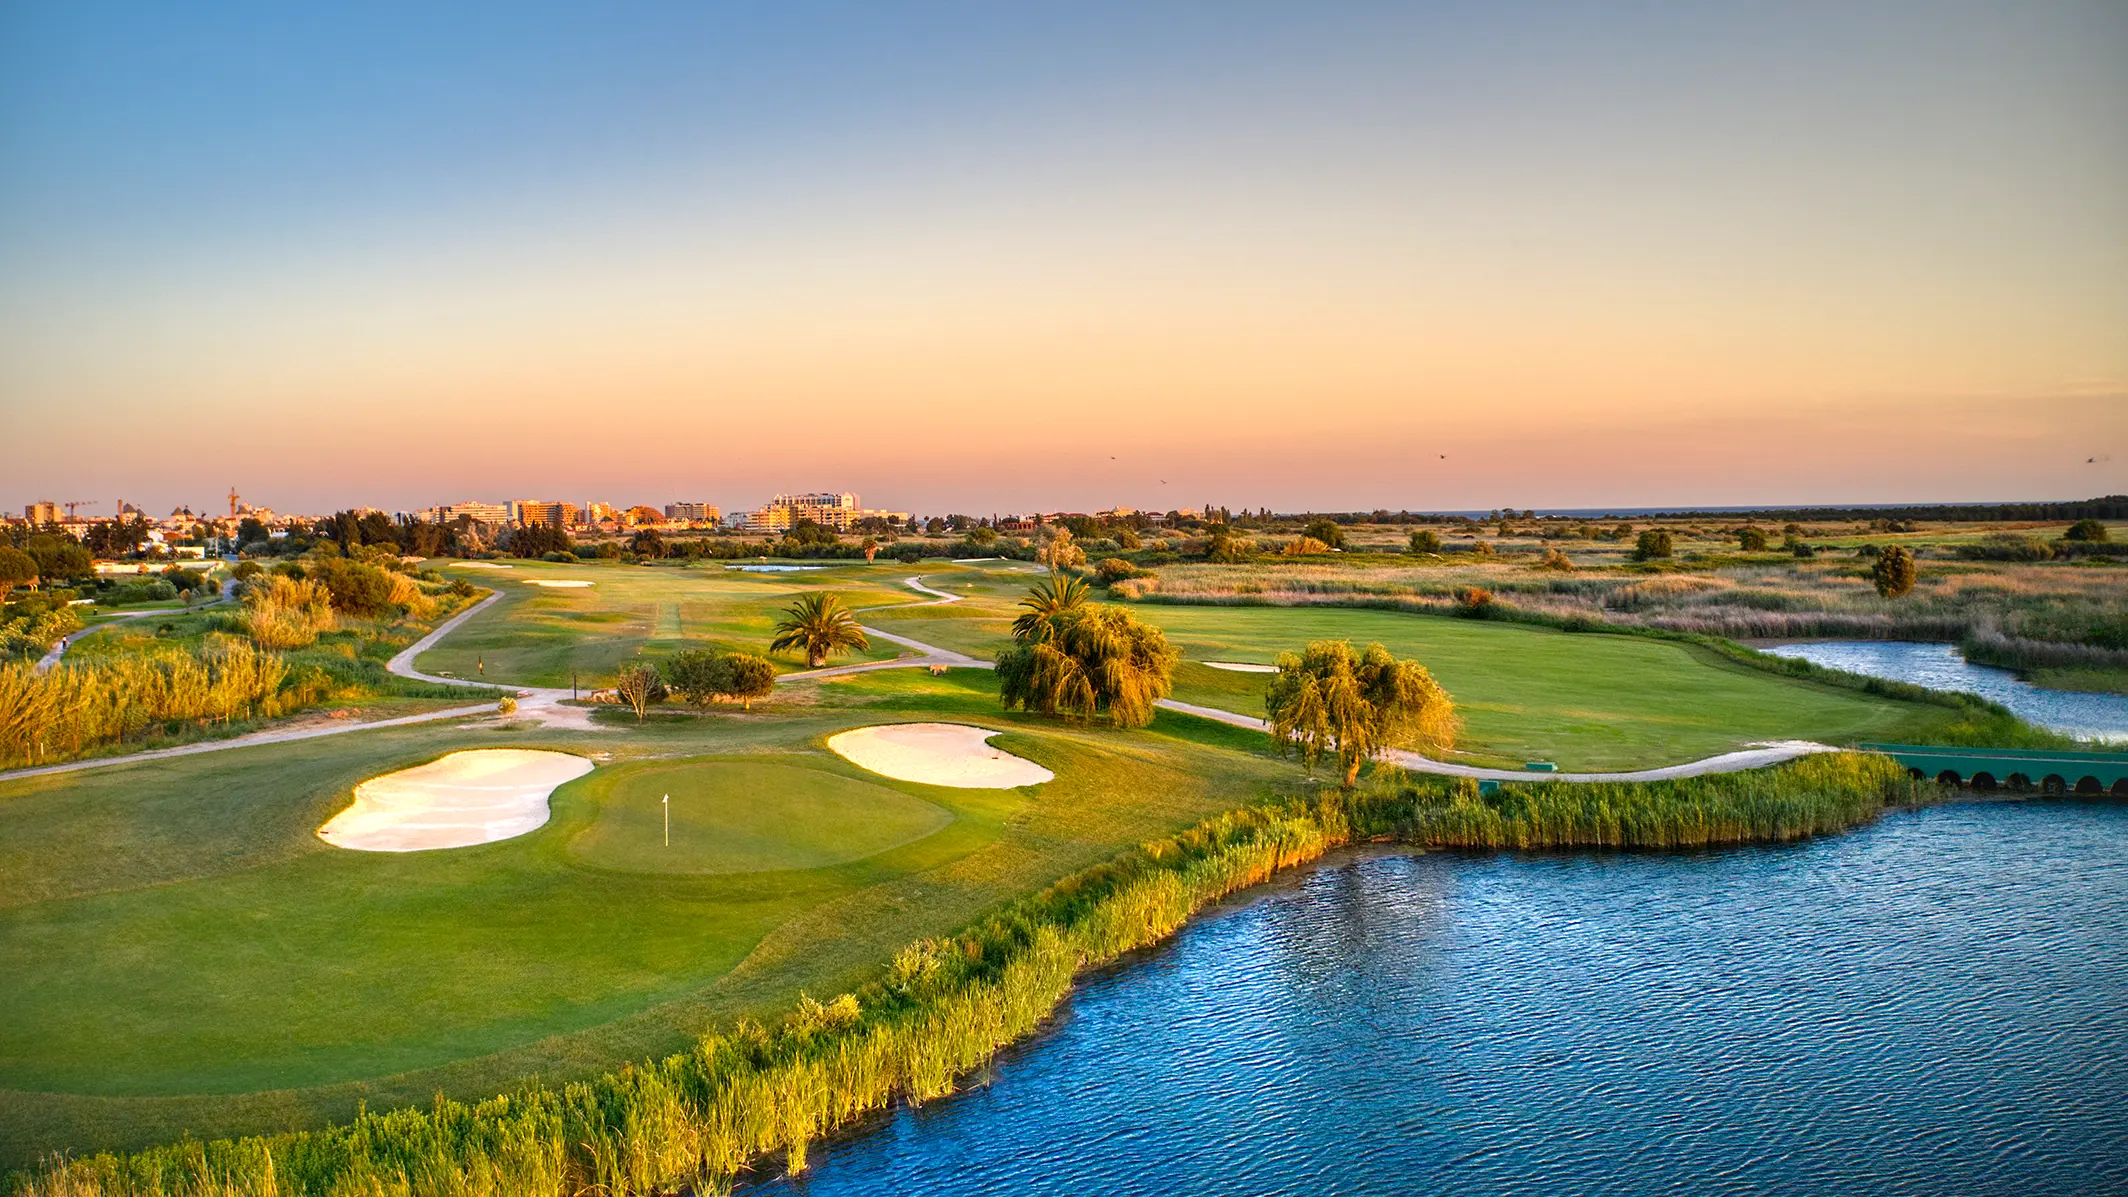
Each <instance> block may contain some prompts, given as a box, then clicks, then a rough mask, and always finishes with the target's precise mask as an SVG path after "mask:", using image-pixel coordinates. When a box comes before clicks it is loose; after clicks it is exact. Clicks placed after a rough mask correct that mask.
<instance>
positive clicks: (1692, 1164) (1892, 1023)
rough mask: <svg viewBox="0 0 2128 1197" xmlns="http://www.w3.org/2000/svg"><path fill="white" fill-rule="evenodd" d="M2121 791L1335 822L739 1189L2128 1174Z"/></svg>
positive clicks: (1121, 1190)
mask: <svg viewBox="0 0 2128 1197" xmlns="http://www.w3.org/2000/svg"><path fill="white" fill-rule="evenodd" d="M2124 1045H2128V805H2122V804H2118V803H2115V804H2102V803H2081V802H2045V803H2041V802H2032V803H2021V804H2020V803H1967V804H1959V805H1951V806H1942V807H1935V808H1930V809H1927V810H1922V811H1919V812H1908V813H1897V814H1893V815H1890V816H1888V817H1887V818H1886V819H1884V820H1883V821H1882V822H1881V823H1879V824H1877V825H1875V826H1873V827H1869V828H1865V829H1863V830H1861V831H1859V832H1856V833H1853V834H1850V835H1847V836H1842V837H1836V838H1832V839H1826V840H1820V841H1816V842H1813V843H1809V844H1804V845H1794V846H1786V847H1779V848H1755V849H1744V850H1735V851H1726V852H1712V853H1695V854H1686V855H1588V854H1580V855H1575V854H1558V855H1536V856H1512V855H1486V856H1464V855H1455V854H1432V855H1418V856H1411V855H1399V854H1385V853H1353V854H1345V855H1342V856H1340V857H1336V858H1332V859H1329V860H1326V861H1325V862H1322V863H1320V864H1318V865H1316V866H1314V867H1311V868H1307V869H1303V870H1297V871H1296V873H1295V874H1293V875H1291V876H1289V877H1288V878H1285V879H1282V880H1281V881H1279V882H1277V883H1274V884H1272V885H1270V886H1266V887H1263V888H1261V889H1258V890H1255V891H1252V893H1251V895H1248V896H1246V897H1245V898H1244V899H1243V900H1240V901H1237V902H1236V903H1234V904H1231V905H1229V906H1227V907H1225V908H1222V909H1219V910H1215V911H1212V912H1208V913H1207V915H1206V916H1205V917H1203V918H1201V919H1200V920H1199V921H1197V922H1195V923H1193V924H1192V925H1191V926H1189V927H1188V928H1186V929H1185V930H1184V931H1183V932H1182V933H1181V934H1179V935H1178V936H1176V937H1175V938H1174V939H1173V940H1171V941H1169V942H1168V943H1167V944H1165V945H1162V946H1161V947H1159V948H1156V949H1153V950H1151V951H1148V952H1145V953H1141V954H1139V955H1138V956H1137V957H1135V958H1134V959H1132V960H1129V961H1127V962H1125V963H1124V964H1122V965H1120V966H1118V967H1116V968H1113V969H1110V970H1107V971H1105V972H1103V973H1102V974H1100V975H1098V976H1095V977H1093V978H1091V979H1090V980H1089V981H1088V983H1086V984H1085V985H1084V986H1083V987H1082V988H1081V989H1080V990H1079V991H1078V992H1077V993H1076V994H1075V995H1074V997H1073V998H1072V999H1071V1001H1070V1002H1069V1003H1068V1004H1067V1005H1066V1007H1065V1008H1064V1009H1063V1011H1061V1013H1060V1017H1059V1018H1058V1019H1057V1020H1056V1022H1055V1023H1054V1024H1053V1025H1051V1026H1050V1027H1049V1028H1047V1029H1046V1030H1045V1031H1044V1032H1043V1033H1041V1034H1039V1035H1038V1036H1036V1037H1035V1038H1034V1039H1033V1040H1031V1041H1030V1042H1028V1043H1026V1044H1023V1045H1021V1046H1019V1047H1017V1048H1015V1049H1013V1050H1011V1051H1009V1052H1007V1053H1006V1054H1005V1055H1003V1056H1002V1057H1001V1058H1000V1060H999V1061H998V1063H997V1064H996V1066H995V1067H994V1068H993V1069H992V1070H991V1071H990V1072H989V1074H988V1075H987V1076H986V1077H984V1078H979V1082H978V1083H976V1084H975V1085H974V1086H973V1087H972V1088H970V1090H969V1091H967V1092H964V1093H961V1094H958V1095H956V1096H954V1097H951V1098H948V1099H945V1100H943V1101H937V1102H933V1103H931V1104H930V1105H928V1106H927V1107H925V1108H923V1109H920V1110H907V1109H904V1110H899V1111H896V1112H894V1113H891V1114H887V1115H882V1116H880V1117H879V1118H877V1119H875V1120H874V1121H873V1122H872V1123H871V1124H869V1125H868V1126H867V1127H865V1128H863V1129H861V1130H859V1131H857V1132H855V1133H853V1134H851V1135H849V1136H847V1137H844V1138H842V1139H841V1140H839V1141H836V1142H832V1143H828V1144H823V1145H820V1146H818V1147H816V1149H815V1151H814V1153H813V1161H814V1168H813V1170H812V1172H811V1173H810V1174H809V1175H808V1176H806V1177H804V1178H802V1179H800V1180H797V1181H791V1180H788V1179H776V1180H772V1181H768V1182H766V1183H759V1184H756V1185H754V1186H752V1187H751V1188H748V1189H743V1190H742V1191H746V1192H751V1193H755V1194H799V1193H803V1194H807V1195H809V1197H831V1195H834V1197H840V1195H844V1194H848V1195H852V1197H854V1195H858V1194H865V1195H875V1194H903V1193H906V1194H919V1193H921V1194H935V1195H945V1197H955V1195H968V1197H973V1195H977V1194H984V1195H989V1194H1000V1195H1001V1194H1060V1195H1066V1194H1068V1195H1070V1197H1093V1195H1095V1194H1101V1195H1104V1197H1105V1195H1109V1194H1167V1193H1188V1194H1199V1195H1212V1197H1220V1195H1233V1197H1243V1195H1247V1197H1257V1195H1262V1194H1285V1193H1295V1194H1356V1195H1373V1194H1381V1195H1383V1197H1388V1195H1391V1194H1396V1195H1403V1194H1412V1193H1431V1192H1446V1193H1464V1194H1509V1193H1547V1192H1560V1193H1577V1194H1580V1193H1602V1194H1646V1193H1666V1192H1667V1193H1691V1194H1702V1193H1716V1194H1720V1193H1736V1194H1743V1193H1797V1194H1814V1195H1815V1194H1848V1193H1852V1194H1996V1193H2000V1194H2005V1195H2008V1194H2018V1195H2033V1194H2071V1193H2117V1192H2122V1191H2128V1050H2124Z"/></svg>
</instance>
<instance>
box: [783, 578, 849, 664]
mask: <svg viewBox="0 0 2128 1197" xmlns="http://www.w3.org/2000/svg"><path fill="white" fill-rule="evenodd" d="M870 647H871V641H869V640H866V639H865V634H864V629H863V628H861V627H858V626H857V617H856V616H854V615H852V614H850V610H849V608H847V607H845V606H843V605H842V600H841V599H838V598H836V597H835V596H834V595H832V594H809V595H806V596H805V597H804V598H801V599H799V600H798V601H797V602H795V603H792V604H791V607H790V611H789V612H788V613H787V614H785V615H784V617H783V618H782V619H779V620H777V621H776V638H775V639H774V640H771V641H769V642H768V650H769V651H770V652H772V653H775V652H782V651H783V650H784V649H787V648H802V649H804V650H805V659H806V663H807V664H809V665H811V666H812V667H813V668H815V669H818V668H820V667H821V666H823V665H825V664H827V663H828V656H829V654H831V653H839V652H843V651H845V650H849V649H860V648H870Z"/></svg>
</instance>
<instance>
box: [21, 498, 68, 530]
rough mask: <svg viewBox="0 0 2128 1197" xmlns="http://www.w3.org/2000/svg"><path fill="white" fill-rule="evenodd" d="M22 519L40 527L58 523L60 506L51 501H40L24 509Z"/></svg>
mask: <svg viewBox="0 0 2128 1197" xmlns="http://www.w3.org/2000/svg"><path fill="white" fill-rule="evenodd" d="M22 518H23V519H26V520H28V521H29V522H31V523H33V524H36V525H38V526H40V527H41V526H43V525H45V524H50V523H56V522H57V521H58V519H59V504H57V503H54V502H52V501H51V500H50V499H39V500H37V501H36V502H35V503H32V504H30V505H29V506H27V507H24V508H23V509H22Z"/></svg>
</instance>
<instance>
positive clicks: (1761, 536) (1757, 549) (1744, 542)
mask: <svg viewBox="0 0 2128 1197" xmlns="http://www.w3.org/2000/svg"><path fill="white" fill-rule="evenodd" d="M1736 543H1737V545H1738V546H1739V547H1741V548H1742V549H1743V550H1744V551H1745V552H1747V553H1763V552H1765V551H1766V530H1765V529H1764V528H1748V527H1747V528H1743V529H1740V530H1739V531H1738V532H1737V534H1736Z"/></svg>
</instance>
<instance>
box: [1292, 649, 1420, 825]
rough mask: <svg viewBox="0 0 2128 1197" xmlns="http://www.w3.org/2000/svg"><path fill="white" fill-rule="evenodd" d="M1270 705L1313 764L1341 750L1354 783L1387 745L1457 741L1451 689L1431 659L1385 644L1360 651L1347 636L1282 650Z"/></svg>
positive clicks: (1341, 761)
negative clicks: (1409, 656) (1429, 664)
mask: <svg viewBox="0 0 2128 1197" xmlns="http://www.w3.org/2000/svg"><path fill="white" fill-rule="evenodd" d="M1264 711H1265V714H1266V715H1267V717H1268V718H1269V720H1270V723H1271V735H1272V736H1273V738H1275V739H1277V740H1278V742H1279V744H1280V746H1281V748H1282V749H1285V750H1291V749H1295V748H1297V749H1299V750H1300V753H1301V756H1302V759H1304V760H1306V761H1307V762H1308V764H1309V765H1310V766H1313V765H1314V764H1315V763H1316V762H1317V761H1318V760H1320V759H1322V758H1323V757H1324V756H1326V755H1330V754H1333V753H1334V754H1335V755H1336V757H1337V762H1338V767H1339V769H1340V770H1341V771H1342V773H1343V774H1344V784H1345V788H1347V789H1350V788H1351V787H1352V785H1353V784H1354V783H1355V782H1357V781H1358V780H1359V775H1360V766H1361V765H1362V764H1364V763H1366V762H1367V761H1369V760H1372V759H1374V758H1376V757H1378V756H1380V755H1382V753H1383V751H1384V750H1386V749H1389V748H1392V747H1397V746H1408V747H1412V748H1417V749H1419V750H1420V751H1422V752H1432V753H1439V752H1443V751H1446V750H1447V749H1449V748H1452V747H1454V746H1455V740H1456V732H1457V720H1456V708H1455V703H1454V702H1452V701H1450V699H1449V697H1448V692H1447V691H1446V690H1444V689H1442V688H1441V685H1440V683H1438V682H1436V681H1434V679H1433V675H1432V674H1431V673H1429V672H1427V670H1426V667H1425V666H1424V665H1421V664H1419V663H1418V662H1417V661H1399V660H1397V659H1396V658H1395V657H1393V656H1391V655H1390V653H1389V650H1388V649H1385V648H1383V647H1382V646H1381V645H1379V644H1370V645H1368V646H1367V649H1366V651H1365V652H1363V653H1355V652H1353V650H1352V645H1351V644H1349V643H1347V642H1346V641H1343V640H1318V641H1316V642H1315V643H1312V644H1310V645H1309V646H1308V649H1307V651H1306V652H1305V653H1300V654H1294V653H1284V654H1281V655H1280V656H1279V658H1278V676H1277V677H1276V678H1275V679H1273V681H1272V682H1271V688H1270V691H1269V692H1268V693H1267V694H1266V695H1265V696H1264Z"/></svg>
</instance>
